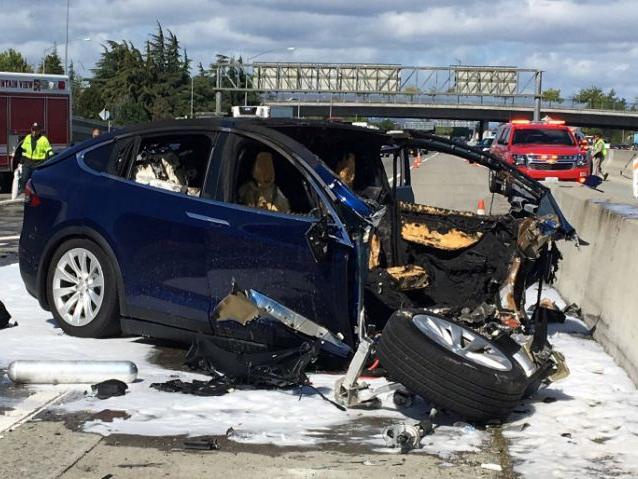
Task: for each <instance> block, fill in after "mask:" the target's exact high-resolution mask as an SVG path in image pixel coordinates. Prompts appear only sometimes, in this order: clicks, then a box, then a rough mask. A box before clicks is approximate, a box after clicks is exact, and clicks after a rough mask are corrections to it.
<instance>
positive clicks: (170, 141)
mask: <svg viewBox="0 0 638 479" xmlns="http://www.w3.org/2000/svg"><path fill="white" fill-rule="evenodd" d="M211 148H212V141H211V139H210V138H209V137H208V136H206V135H168V136H167V135H164V136H161V137H149V138H143V139H142V141H141V143H140V146H139V149H138V154H137V155H136V156H135V159H134V162H133V164H132V166H131V178H133V179H134V180H135V181H136V182H137V183H142V184H147V185H151V186H155V187H158V188H163V189H167V190H171V191H176V192H181V193H186V194H188V195H190V196H199V195H200V193H201V190H202V186H203V184H204V177H205V174H206V166H207V164H208V158H209V155H210V151H211Z"/></svg>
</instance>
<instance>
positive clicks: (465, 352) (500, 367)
mask: <svg viewBox="0 0 638 479" xmlns="http://www.w3.org/2000/svg"><path fill="white" fill-rule="evenodd" d="M412 322H413V323H414V325H415V326H416V327H417V328H418V329H419V331H421V332H422V333H423V334H425V335H426V336H427V337H428V338H430V339H431V340H432V341H434V342H435V343H437V344H439V345H440V346H443V347H444V348H445V349H447V350H448V351H450V352H453V353H454V354H456V355H458V356H461V357H462V358H464V359H466V360H468V361H469V362H472V363H474V364H478V365H480V366H485V367H487V368H490V369H496V370H497V371H510V370H511V369H512V362H511V361H510V359H509V358H508V357H507V356H506V355H505V354H504V353H503V352H502V351H501V350H500V349H499V348H497V347H496V346H495V345H494V344H492V343H491V342H489V341H488V340H487V339H485V338H484V337H483V336H481V335H479V334H476V333H474V332H473V331H471V330H469V329H466V328H462V327H461V326H459V325H457V324H454V323H453V322H451V321H448V320H446V319H443V318H439V317H436V316H430V315H426V314H417V315H416V316H414V317H413V318H412Z"/></svg>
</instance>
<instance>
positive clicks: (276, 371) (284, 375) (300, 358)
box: [186, 335, 320, 388]
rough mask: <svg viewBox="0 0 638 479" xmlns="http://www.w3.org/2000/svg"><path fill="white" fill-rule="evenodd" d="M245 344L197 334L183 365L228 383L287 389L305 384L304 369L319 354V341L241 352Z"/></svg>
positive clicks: (306, 378)
mask: <svg viewBox="0 0 638 479" xmlns="http://www.w3.org/2000/svg"><path fill="white" fill-rule="evenodd" d="M242 347H244V348H245V343H244V342H240V341H232V339H230V338H222V339H219V338H216V337H214V336H203V335H199V336H197V337H196V338H195V340H194V342H193V345H192V346H191V348H190V350H189V351H188V353H187V354H186V364H187V365H188V366H189V367H190V368H192V369H196V370H200V371H204V372H206V373H208V374H211V375H212V376H213V377H214V378H220V377H221V376H223V377H224V378H225V379H226V380H227V381H228V382H229V384H247V385H251V386H255V387H260V388H290V387H294V386H301V385H304V384H308V382H309V381H308V377H307V376H306V373H305V370H306V368H307V366H308V364H310V363H312V362H314V361H316V359H317V356H318V355H319V348H320V344H319V341H315V342H310V341H304V342H303V343H301V345H300V346H298V347H293V348H289V349H283V350H278V351H273V350H262V351H258V352H248V351H242V349H241V348H242Z"/></svg>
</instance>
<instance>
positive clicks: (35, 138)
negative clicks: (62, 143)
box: [20, 123, 53, 192]
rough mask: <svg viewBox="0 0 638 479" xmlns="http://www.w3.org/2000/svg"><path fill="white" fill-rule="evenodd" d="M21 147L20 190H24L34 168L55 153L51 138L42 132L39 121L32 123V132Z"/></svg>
mask: <svg viewBox="0 0 638 479" xmlns="http://www.w3.org/2000/svg"><path fill="white" fill-rule="evenodd" d="M20 147H21V148H22V175H21V178H20V192H22V191H24V185H26V184H27V181H29V178H31V174H32V173H33V170H34V169H35V168H36V167H37V166H38V165H41V164H42V162H44V160H46V159H47V158H49V156H51V155H52V154H53V148H51V144H50V143H49V139H48V138H47V137H46V136H44V135H43V134H42V128H41V127H40V125H39V124H38V123H34V124H33V125H31V134H30V135H27V136H25V137H24V140H22V144H21V145H20Z"/></svg>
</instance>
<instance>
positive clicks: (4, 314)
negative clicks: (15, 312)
mask: <svg viewBox="0 0 638 479" xmlns="http://www.w3.org/2000/svg"><path fill="white" fill-rule="evenodd" d="M10 319H11V315H10V314H9V311H7V308H5V306H4V304H3V303H2V301H0V329H4V328H11V327H13V326H17V325H18V323H16V322H13V323H11V322H9V320H10Z"/></svg>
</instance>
